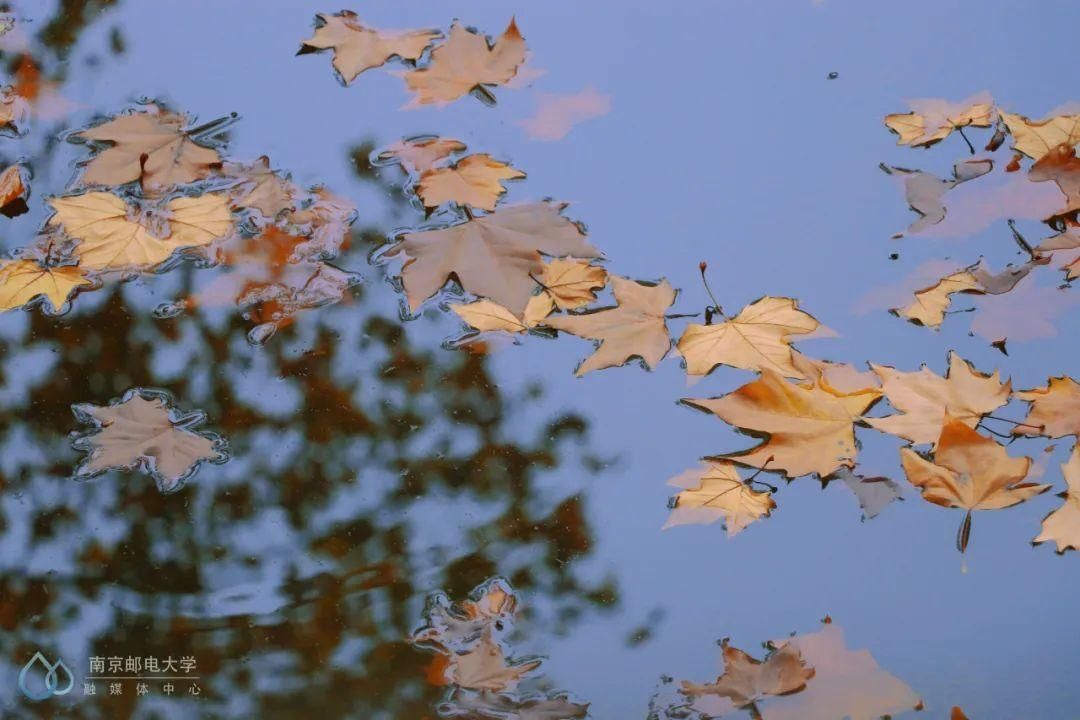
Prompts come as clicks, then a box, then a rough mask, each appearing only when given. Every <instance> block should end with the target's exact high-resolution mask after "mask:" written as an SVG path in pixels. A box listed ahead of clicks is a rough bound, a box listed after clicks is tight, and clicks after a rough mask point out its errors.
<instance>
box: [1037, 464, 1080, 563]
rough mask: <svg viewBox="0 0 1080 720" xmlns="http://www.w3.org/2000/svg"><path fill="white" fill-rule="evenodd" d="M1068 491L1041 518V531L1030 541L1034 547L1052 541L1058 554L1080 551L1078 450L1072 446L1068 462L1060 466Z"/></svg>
mask: <svg viewBox="0 0 1080 720" xmlns="http://www.w3.org/2000/svg"><path fill="white" fill-rule="evenodd" d="M1061 473H1062V475H1064V476H1065V482H1066V483H1067V484H1068V488H1069V489H1068V490H1067V491H1066V492H1063V493H1060V494H1059V495H1058V497H1061V498H1064V499H1065V502H1064V503H1062V504H1061V507H1059V508H1058V509H1057V510H1054V511H1053V512H1052V513H1050V514H1049V515H1047V516H1046V517H1045V518H1043V521H1042V531H1041V532H1040V533H1039V534H1038V536H1037V537H1036V538H1035V539H1034V540H1032V542H1033V543H1034V544H1036V545H1039V544H1040V543H1044V542H1047V541H1049V540H1053V541H1054V543H1055V544H1056V545H1057V551H1058V553H1063V552H1065V551H1066V550H1080V448H1078V447H1076V446H1074V447H1073V449H1072V453H1071V454H1070V455H1069V461H1068V462H1066V463H1065V464H1064V465H1062V466H1061Z"/></svg>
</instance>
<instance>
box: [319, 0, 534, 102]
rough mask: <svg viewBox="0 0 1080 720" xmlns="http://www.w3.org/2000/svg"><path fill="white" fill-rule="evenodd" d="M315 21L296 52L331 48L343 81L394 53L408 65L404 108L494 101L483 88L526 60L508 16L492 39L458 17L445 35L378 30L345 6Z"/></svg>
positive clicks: (508, 76) (505, 79) (509, 76)
mask: <svg viewBox="0 0 1080 720" xmlns="http://www.w3.org/2000/svg"><path fill="white" fill-rule="evenodd" d="M315 23H316V27H315V34H314V35H312V36H311V37H310V38H308V39H307V40H304V42H303V44H302V45H301V46H300V51H299V52H298V54H300V55H303V54H307V53H313V52H319V51H323V50H331V51H333V53H334V60H333V66H334V71H335V72H336V73H337V76H338V79H339V80H340V81H341V82H342V83H343V84H345V85H348V84H350V83H351V82H352V81H353V80H355V79H356V78H357V76H359V75H360V73H362V72H364V71H366V70H370V69H372V68H376V67H380V66H382V65H384V64H386V63H387V62H388V61H389V60H391V59H393V58H397V59H399V60H400V61H402V62H403V63H407V64H408V65H409V66H411V67H410V69H409V70H407V71H405V72H401V73H397V74H399V75H400V76H401V77H402V78H403V79H404V80H405V84H406V86H407V87H408V88H409V90H410V91H412V93H413V100H412V102H411V103H410V104H409V105H408V106H407V107H417V106H420V105H446V104H448V103H451V102H453V101H455V100H457V99H458V98H461V97H464V96H465V95H468V94H470V93H473V94H475V95H477V96H478V97H480V98H481V99H482V100H484V101H485V102H489V103H492V104H493V103H494V102H495V97H494V96H493V95H492V94H491V91H490V90H488V88H490V87H494V86H497V85H506V84H507V83H509V82H510V81H511V80H514V78H515V77H517V76H518V70H519V68H520V67H521V66H522V64H523V63H524V62H525V60H526V48H525V39H524V38H523V37H522V36H521V32H520V31H519V30H518V27H517V24H516V23H515V22H514V20H513V19H511V20H510V24H509V25H507V27H506V30H504V31H503V33H502V35H500V36H499V37H498V39H496V40H494V41H493V42H492V41H489V39H488V38H487V37H486V36H485V35H483V34H482V33H480V32H478V31H476V30H473V29H471V28H466V27H464V26H462V25H461V24H460V23H458V22H454V24H453V25H451V26H450V32H449V33H448V34H446V35H445V36H444V35H443V33H442V31H440V30H377V29H375V28H371V27H367V26H365V25H364V24H363V22H362V21H361V20H360V18H359V17H358V16H357V15H356V13H354V12H351V11H349V10H342V11H341V12H338V13H335V14H333V15H328V14H325V13H319V14H318V15H316V16H315ZM436 42H438V45H436V47H435V48H434V49H433V50H431V52H430V53H428V52H427V51H428V48H429V47H431V45H432V44H434V43H436ZM425 58H426V63H424V64H423V65H422V66H418V65H419V64H420V63H421V62H422V61H423V60H424V59H425Z"/></svg>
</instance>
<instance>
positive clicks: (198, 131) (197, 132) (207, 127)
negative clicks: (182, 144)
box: [184, 112, 240, 138]
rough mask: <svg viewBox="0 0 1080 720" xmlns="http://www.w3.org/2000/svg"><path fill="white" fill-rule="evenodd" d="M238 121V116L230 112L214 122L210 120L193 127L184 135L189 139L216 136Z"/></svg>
mask: <svg viewBox="0 0 1080 720" xmlns="http://www.w3.org/2000/svg"><path fill="white" fill-rule="evenodd" d="M239 119H240V115H238V114H237V113H234V112H231V113H229V114H228V115H224V116H222V117H219V118H217V119H216V120H211V121H210V122H206V123H203V124H202V125H199V126H197V127H193V128H191V129H190V130H188V131H186V132H185V133H184V134H185V135H187V136H188V137H190V138H197V137H200V136H202V135H216V134H218V133H219V132H221V131H222V130H224V129H225V128H227V127H229V126H230V125H232V124H233V123H234V122H236V121H237V120H239Z"/></svg>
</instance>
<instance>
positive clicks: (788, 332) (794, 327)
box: [678, 296, 819, 379]
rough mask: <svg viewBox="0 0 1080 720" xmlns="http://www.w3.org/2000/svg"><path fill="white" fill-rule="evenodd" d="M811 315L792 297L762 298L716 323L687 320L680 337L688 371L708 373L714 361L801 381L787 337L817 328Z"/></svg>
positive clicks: (691, 373)
mask: <svg viewBox="0 0 1080 720" xmlns="http://www.w3.org/2000/svg"><path fill="white" fill-rule="evenodd" d="M818 326H819V323H818V321H817V320H815V319H814V317H813V316H812V315H809V314H807V313H805V312H803V311H802V310H799V308H798V303H797V302H796V301H795V300H792V299H791V298H780V297H768V296H766V297H763V298H761V299H760V300H757V301H756V302H753V303H751V304H750V305H747V306H746V307H744V308H743V309H742V310H741V311H740V312H739V314H738V315H736V316H735V317H733V318H731V319H730V320H725V321H724V322H721V323H716V324H715V325H698V324H690V325H688V326H687V327H686V330H685V331H684V332H683V335H682V337H681V338H679V346H678V347H679V352H680V353H682V356H683V357H684V358H686V372H687V374H689V375H707V374H708V373H709V372H710V371H711V370H712V369H713V368H714V367H716V366H717V365H730V366H731V367H737V368H743V369H746V370H763V369H766V368H767V369H769V370H774V371H776V372H778V373H780V374H782V375H784V376H786V377H792V378H799V379H803V378H804V377H805V375H804V374H803V373H802V371H800V370H799V369H798V368H796V367H795V365H794V364H793V361H792V356H791V339H790V338H791V336H792V335H805V334H807V333H811V332H813V331H815V330H817V329H818Z"/></svg>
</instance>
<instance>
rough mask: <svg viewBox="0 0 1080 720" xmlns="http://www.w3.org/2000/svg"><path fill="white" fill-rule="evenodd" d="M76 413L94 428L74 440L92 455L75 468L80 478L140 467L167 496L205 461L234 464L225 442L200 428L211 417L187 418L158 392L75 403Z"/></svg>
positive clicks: (140, 390) (139, 391)
mask: <svg viewBox="0 0 1080 720" xmlns="http://www.w3.org/2000/svg"><path fill="white" fill-rule="evenodd" d="M72 410H73V411H74V413H75V417H77V418H78V419H79V421H80V422H83V423H88V424H90V425H93V426H94V427H93V429H92V430H90V431H89V432H85V433H82V434H78V435H75V436H74V438H73V440H74V442H73V443H72V444H73V445H74V447H75V449H77V450H82V451H84V452H87V453H89V455H88V456H87V457H86V459H85V460H83V461H82V463H81V464H80V465H79V467H78V468H77V469H76V470H75V476H76V477H78V478H87V477H93V476H94V475H98V474H100V473H103V472H105V471H106V470H134V469H136V468H140V469H142V470H143V471H144V472H146V473H148V474H149V475H150V476H151V477H153V478H154V480H155V481H156V482H157V484H158V489H160V490H161V491H162V492H173V491H174V490H179V489H180V487H181V485H182V484H183V482H184V481H185V480H187V479H188V478H190V477H191V476H192V475H194V474H195V473H196V472H197V471H198V469H199V466H200V465H201V464H202V463H203V462H205V461H210V462H218V463H219V462H224V461H226V460H228V455H227V454H226V452H225V441H224V440H223V439H221V438H220V437H218V436H217V435H214V434H212V433H207V432H204V431H197V430H196V429H195V428H197V427H198V426H199V425H201V424H202V423H203V421H204V420H205V419H206V416H205V415H204V414H203V413H201V412H193V413H188V414H181V413H180V412H178V411H177V410H175V409H173V408H172V407H171V404H170V398H169V396H168V395H167V394H166V393H164V392H161V391H158V390H146V389H144V388H132V389H131V390H128V391H127V392H126V393H124V396H123V398H121V399H120V400H114V401H113V402H111V403H109V404H108V405H91V404H81V405H73V406H72Z"/></svg>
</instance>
